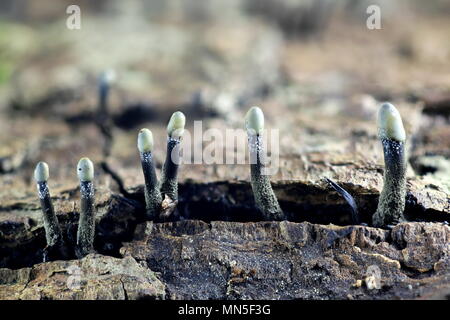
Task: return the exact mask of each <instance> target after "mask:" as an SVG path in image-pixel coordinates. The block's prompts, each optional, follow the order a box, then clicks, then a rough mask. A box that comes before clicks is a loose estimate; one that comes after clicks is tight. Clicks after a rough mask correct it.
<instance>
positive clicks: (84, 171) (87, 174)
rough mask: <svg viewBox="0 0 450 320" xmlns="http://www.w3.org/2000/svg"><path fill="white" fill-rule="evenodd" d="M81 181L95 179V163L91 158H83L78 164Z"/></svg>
mask: <svg viewBox="0 0 450 320" xmlns="http://www.w3.org/2000/svg"><path fill="white" fill-rule="evenodd" d="M77 173H78V178H79V179H80V181H92V180H93V179H94V165H93V164H92V161H91V160H89V158H81V159H80V161H78V166H77Z"/></svg>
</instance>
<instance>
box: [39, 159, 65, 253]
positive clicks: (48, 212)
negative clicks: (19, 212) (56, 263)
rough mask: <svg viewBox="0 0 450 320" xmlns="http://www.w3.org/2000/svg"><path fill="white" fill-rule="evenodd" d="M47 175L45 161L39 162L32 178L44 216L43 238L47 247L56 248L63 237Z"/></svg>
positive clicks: (60, 243)
mask: <svg viewBox="0 0 450 320" xmlns="http://www.w3.org/2000/svg"><path fill="white" fill-rule="evenodd" d="M48 177H49V170H48V165H47V163H45V162H39V163H38V164H37V165H36V169H35V170H34V179H35V180H36V183H37V189H38V195H39V200H40V202H41V207H42V213H43V217H44V229H45V238H46V240H47V247H48V248H58V247H60V246H61V245H62V244H63V238H62V234H61V228H60V227H59V223H58V218H57V217H56V214H55V210H54V208H53V203H52V199H51V197H50V191H49V189H48V185H47V181H48Z"/></svg>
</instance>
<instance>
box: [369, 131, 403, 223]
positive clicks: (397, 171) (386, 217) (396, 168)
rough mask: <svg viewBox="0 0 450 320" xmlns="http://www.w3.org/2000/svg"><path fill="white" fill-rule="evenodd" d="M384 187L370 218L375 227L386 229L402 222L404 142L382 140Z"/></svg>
mask: <svg viewBox="0 0 450 320" xmlns="http://www.w3.org/2000/svg"><path fill="white" fill-rule="evenodd" d="M382 144H383V151H384V166H385V168H384V185H383V190H382V191H381V194H380V198H379V200H378V207H377V211H376V212H375V214H374V215H373V217H372V223H373V225H374V226H375V227H386V226H388V225H392V224H397V223H399V222H401V221H403V220H404V216H403V212H404V211H405V197H406V157H405V148H404V142H401V141H394V140H390V139H382Z"/></svg>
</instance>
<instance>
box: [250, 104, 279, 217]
mask: <svg viewBox="0 0 450 320" xmlns="http://www.w3.org/2000/svg"><path fill="white" fill-rule="evenodd" d="M245 126H246V129H247V135H248V145H249V152H250V173H251V185H252V190H253V194H254V197H255V202H256V206H257V207H258V209H259V210H261V212H262V214H263V217H264V219H266V220H283V219H284V214H283V211H282V210H281V208H280V205H279V203H278V200H277V197H276V196H275V193H274V192H273V189H272V185H271V184H270V180H269V177H268V175H267V174H266V172H265V166H264V163H265V161H264V160H265V147H264V144H263V140H262V131H263V130H264V114H263V112H262V110H261V109H260V108H258V107H252V108H251V109H250V110H249V111H248V112H247V115H246V116H245Z"/></svg>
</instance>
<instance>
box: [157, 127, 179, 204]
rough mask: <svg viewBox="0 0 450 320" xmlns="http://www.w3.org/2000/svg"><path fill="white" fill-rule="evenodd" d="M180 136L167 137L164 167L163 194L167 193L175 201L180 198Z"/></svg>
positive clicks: (161, 188)
mask: <svg viewBox="0 0 450 320" xmlns="http://www.w3.org/2000/svg"><path fill="white" fill-rule="evenodd" d="M180 143H181V139H180V138H172V137H170V136H169V137H168V138H167V155H166V161H165V162H164V165H163V168H162V176H161V187H160V190H161V196H162V198H164V196H165V195H167V196H168V197H169V198H170V199H172V200H173V201H177V200H178V179H177V176H178V167H179V162H180V154H179V152H180Z"/></svg>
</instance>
